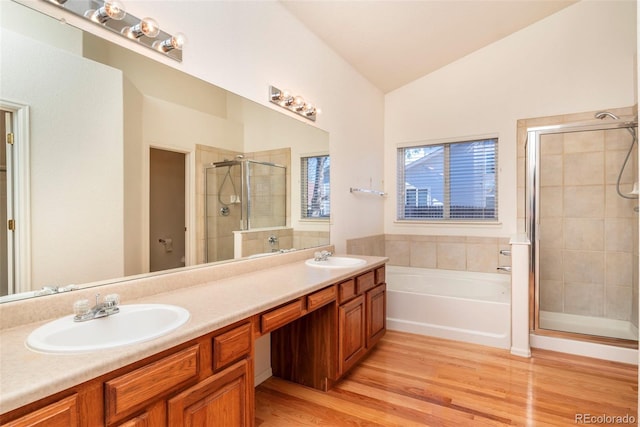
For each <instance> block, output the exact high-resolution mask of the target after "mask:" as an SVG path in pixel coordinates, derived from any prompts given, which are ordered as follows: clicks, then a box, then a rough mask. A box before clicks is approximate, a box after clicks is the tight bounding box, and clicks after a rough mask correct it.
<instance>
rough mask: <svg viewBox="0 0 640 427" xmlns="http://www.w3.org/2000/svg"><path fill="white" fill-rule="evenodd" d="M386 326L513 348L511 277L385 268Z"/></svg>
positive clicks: (425, 269) (464, 272)
mask: <svg viewBox="0 0 640 427" xmlns="http://www.w3.org/2000/svg"><path fill="white" fill-rule="evenodd" d="M386 278H387V328H388V329H392V330H397V331H404V332H411V333H416V334H421V335H429V336H435V337H440V338H447V339H453V340H458V341H465V342H470V343H475V344H482V345H488V346H492V347H499V348H506V349H508V348H510V346H511V280H510V279H511V277H510V275H508V274H503V273H476V272H468V271H453V270H438V269H427V268H415V267H398V266H393V265H387V267H386Z"/></svg>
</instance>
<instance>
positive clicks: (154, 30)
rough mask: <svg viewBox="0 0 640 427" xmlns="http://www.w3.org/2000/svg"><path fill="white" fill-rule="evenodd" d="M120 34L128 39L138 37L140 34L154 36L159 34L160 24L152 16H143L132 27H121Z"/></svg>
mask: <svg viewBox="0 0 640 427" xmlns="http://www.w3.org/2000/svg"><path fill="white" fill-rule="evenodd" d="M122 34H124V35H125V36H127V37H129V38H130V39H139V38H140V37H142V36H147V37H149V38H154V37H155V36H157V35H158V34H160V25H158V22H157V21H156V20H155V19H153V18H143V19H142V20H141V21H140V22H139V23H138V24H136V25H134V26H133V27H125V28H123V29H122Z"/></svg>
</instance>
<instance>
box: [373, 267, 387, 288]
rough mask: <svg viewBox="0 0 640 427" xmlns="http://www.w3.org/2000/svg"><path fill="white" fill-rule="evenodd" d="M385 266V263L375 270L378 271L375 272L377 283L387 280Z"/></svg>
mask: <svg viewBox="0 0 640 427" xmlns="http://www.w3.org/2000/svg"><path fill="white" fill-rule="evenodd" d="M384 267H385V266H384V265H383V266H382V267H378V268H376V270H375V272H376V274H375V275H376V285H379V284H381V283H384V282H386V279H385V276H386V274H385V268H384Z"/></svg>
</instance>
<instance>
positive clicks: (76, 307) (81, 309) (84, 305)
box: [73, 299, 91, 317]
mask: <svg viewBox="0 0 640 427" xmlns="http://www.w3.org/2000/svg"><path fill="white" fill-rule="evenodd" d="M90 311H91V306H90V305H89V300H88V299H81V300H78V301H76V302H74V303H73V314H75V315H76V317H82V316H84V315H85V314H87V313H89V312H90Z"/></svg>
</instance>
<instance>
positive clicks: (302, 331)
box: [0, 255, 386, 426]
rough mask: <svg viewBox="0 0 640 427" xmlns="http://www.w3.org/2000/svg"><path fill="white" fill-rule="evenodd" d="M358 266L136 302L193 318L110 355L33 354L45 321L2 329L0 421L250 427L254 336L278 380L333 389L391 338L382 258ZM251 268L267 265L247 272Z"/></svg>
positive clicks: (245, 280)
mask: <svg viewBox="0 0 640 427" xmlns="http://www.w3.org/2000/svg"><path fill="white" fill-rule="evenodd" d="M297 256H298V257H300V255H297ZM359 258H363V259H365V260H366V263H365V264H364V265H363V266H361V267H357V268H347V269H343V268H340V269H323V268H315V267H309V266H307V265H305V263H304V261H299V260H296V261H294V262H289V263H287V264H283V265H279V266H275V267H270V268H266V269H260V270H256V271H255V272H253V273H245V274H239V275H234V276H232V277H228V278H224V279H221V280H214V281H210V282H206V283H202V284H199V285H195V286H191V287H187V288H184V289H177V290H173V291H170V292H166V293H162V294H157V295H152V296H147V297H145V298H143V299H142V301H136V302H145V301H154V302H160V303H169V302H170V303H172V304H175V305H179V306H181V307H184V308H186V309H188V310H189V311H190V313H191V319H190V320H189V321H188V322H187V323H186V324H185V325H183V326H182V327H181V328H180V329H178V330H176V331H174V332H172V333H170V334H169V335H167V336H165V337H161V338H158V339H156V340H153V341H150V342H148V343H140V344H135V345H132V346H127V347H122V348H115V349H112V350H109V351H108V352H99V353H95V352H94V353H88V354H64V355H55V354H44V353H35V352H33V351H31V350H29V349H27V348H25V347H24V339H25V338H26V335H28V333H29V331H31V330H33V329H34V328H35V327H37V326H38V323H36V324H29V325H24V326H19V327H16V328H12V329H9V330H3V334H2V335H1V336H0V339H2V340H3V346H2V353H1V356H2V357H3V364H4V363H5V356H6V357H9V358H10V359H12V360H9V361H7V363H9V364H12V363H15V364H17V363H20V364H21V367H20V369H18V370H17V372H15V373H11V374H10V373H8V370H10V369H11V368H10V367H7V366H4V367H2V377H1V379H2V381H3V387H2V390H1V392H2V395H1V397H2V400H3V402H2V405H3V406H2V412H4V414H3V415H1V416H0V422H1V423H2V425H9V426H27V425H29V426H31V425H42V426H45V425H46V426H101V425H104V426H163V425H169V426H182V425H225V426H226V425H229V426H231V425H234V426H251V425H253V423H254V356H255V351H254V341H255V339H257V338H258V337H260V336H262V335H264V334H267V333H270V334H271V342H272V345H271V365H272V369H273V373H274V375H276V376H279V377H282V378H284V379H287V380H290V381H295V382H297V383H300V384H304V385H307V386H310V387H314V388H316V389H320V390H325V391H326V390H328V389H330V388H331V387H332V386H333V385H334V384H335V383H336V382H337V381H339V380H340V378H341V377H342V376H343V375H344V374H345V373H346V372H348V370H349V369H350V368H352V367H353V366H354V365H355V364H357V363H358V361H360V360H361V359H362V357H364V356H365V355H366V354H367V353H368V352H369V351H370V350H371V349H372V348H373V347H374V345H375V344H376V342H377V341H378V340H379V339H380V338H381V337H382V336H383V335H384V332H385V317H386V308H385V307H386V297H385V290H386V284H385V267H384V263H385V262H386V258H381V257H359ZM256 262H257V263H260V262H262V263H263V264H260V265H268V264H264V261H253V262H248V263H247V264H246V265H245V266H244V267H245V268H248V271H252V269H255V267H256V266H258V265H259V264H257V263H256ZM233 268H238V267H237V266H235V267H233ZM183 274H184V273H183ZM126 302H127V301H126V299H125V298H123V304H126ZM20 340H21V342H20V343H19V344H18V341H20ZM6 344H11V345H12V347H13V348H11V349H8V348H7V345H6ZM105 353H106V354H105ZM47 367H49V368H50V369H47ZM42 375H45V378H42V377H41V376H42ZM38 384H45V385H46V386H45V387H44V388H42V387H38ZM14 387H17V388H18V390H15V389H14Z"/></svg>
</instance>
